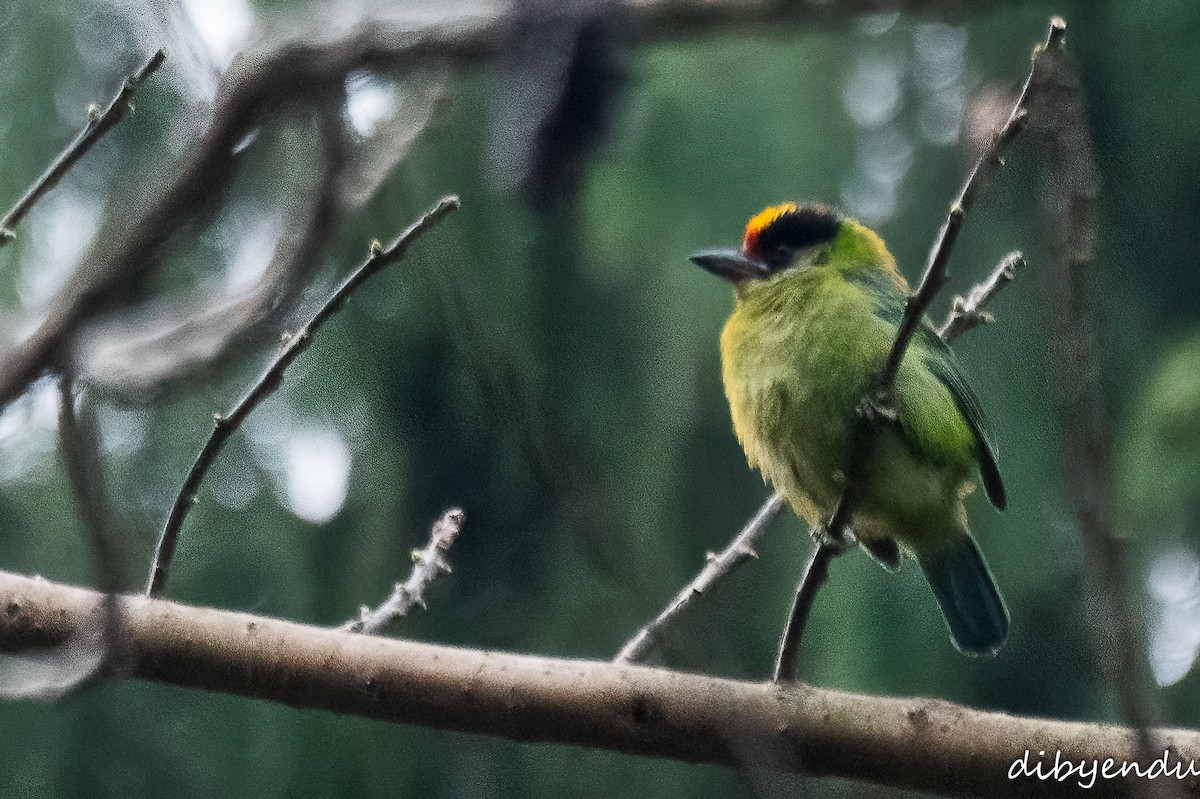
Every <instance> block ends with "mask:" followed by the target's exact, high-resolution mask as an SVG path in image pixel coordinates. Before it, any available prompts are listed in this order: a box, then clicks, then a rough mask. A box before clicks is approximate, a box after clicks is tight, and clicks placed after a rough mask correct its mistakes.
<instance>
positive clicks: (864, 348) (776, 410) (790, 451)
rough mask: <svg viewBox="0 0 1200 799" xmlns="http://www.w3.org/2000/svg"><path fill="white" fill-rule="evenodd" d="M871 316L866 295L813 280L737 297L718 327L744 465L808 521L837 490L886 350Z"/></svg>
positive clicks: (726, 390) (723, 373) (734, 424)
mask: <svg viewBox="0 0 1200 799" xmlns="http://www.w3.org/2000/svg"><path fill="white" fill-rule="evenodd" d="M839 282H840V281H839ZM764 292H769V293H764ZM877 321H878V320H877V319H876V318H875V316H874V314H873V313H872V312H871V307H870V305H869V303H868V302H867V301H866V298H864V297H859V296H856V295H855V293H854V292H852V291H850V290H848V287H845V286H844V284H843V285H841V286H839V285H837V284H835V283H833V282H832V281H825V284H821V283H817V282H815V281H814V282H812V283H810V284H809V285H792V286H765V287H763V288H760V289H758V290H757V291H756V292H755V293H752V294H750V295H749V296H747V297H744V298H743V299H742V300H741V301H739V303H738V306H737V308H736V309H735V311H734V313H733V315H732V316H731V317H730V318H729V321H728V322H727V323H726V325H725V329H724V331H723V332H722V335H721V362H722V377H723V380H724V384H725V394H726V397H727V398H728V400H729V408H730V412H731V415H732V417H733V426H734V430H735V431H736V433H737V436H738V440H739V441H740V442H741V444H742V447H743V448H744V450H745V452H746V456H747V459H748V460H749V461H750V463H751V465H753V466H757V467H758V468H759V469H761V471H762V473H763V476H764V477H765V478H766V479H768V480H769V481H770V482H771V483H772V484H773V485H774V486H775V488H776V489H777V490H779V491H780V492H781V493H783V494H784V495H785V496H786V497H787V498H788V500H789V501H790V502H791V504H792V506H793V507H794V508H796V509H797V511H798V512H799V513H801V515H802V516H805V517H806V518H809V520H810V521H815V518H816V516H818V515H819V513H818V511H819V510H820V509H822V508H825V507H826V506H828V505H829V504H831V503H832V502H834V501H836V497H837V495H838V494H839V493H840V491H841V472H842V466H843V465H842V459H843V458H844V457H845V453H846V452H847V450H848V447H849V443H850V442H849V438H850V433H851V424H852V422H853V419H854V418H855V417H854V413H855V408H856V407H857V404H858V402H859V400H860V398H861V397H862V395H863V391H864V390H865V388H866V386H867V376H868V374H870V373H872V370H873V369H875V368H877V365H876V361H877V360H879V359H880V358H881V357H882V356H881V354H880V353H881V352H882V354H883V355H886V343H883V344H879V345H877V342H875V341H874V340H873V339H874V338H875V336H873V334H872V331H873V328H874V327H876V326H877ZM881 340H882V339H881Z"/></svg>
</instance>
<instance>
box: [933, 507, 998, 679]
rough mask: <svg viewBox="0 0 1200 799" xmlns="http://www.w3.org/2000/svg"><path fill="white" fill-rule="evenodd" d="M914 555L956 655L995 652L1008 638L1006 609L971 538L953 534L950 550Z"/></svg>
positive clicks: (994, 582) (947, 548) (966, 535)
mask: <svg viewBox="0 0 1200 799" xmlns="http://www.w3.org/2000/svg"><path fill="white" fill-rule="evenodd" d="M916 555H917V560H918V562H919V563H920V564H921V568H922V569H923V570H924V571H925V578H926V579H927V580H929V585H930V587H932V588H933V593H934V596H936V597H937V601H938V604H939V605H940V606H941V608H942V616H943V617H944V618H945V619H946V626H947V627H949V628H950V638H951V640H952V641H954V645H955V646H956V647H957V648H958V649H959V651H961V652H963V653H965V654H968V655H986V656H991V655H994V654H996V653H997V652H999V651H1000V647H1002V646H1004V639H1005V638H1006V637H1007V636H1008V608H1006V607H1005V606H1004V599H1003V598H1002V597H1001V596H1000V591H999V589H997V588H996V581H995V580H994V579H993V578H992V572H991V569H989V568H988V565H987V562H986V561H984V559H983V553H981V552H980V551H979V547H978V546H976V544H975V539H973V538H971V534H970V533H968V532H966V531H965V530H962V531H956V534H955V535H954V536H953V543H951V544H950V546H948V547H946V546H941V547H939V548H937V549H936V550H933V551H931V552H928V553H925V552H920V551H918V552H917V553H916Z"/></svg>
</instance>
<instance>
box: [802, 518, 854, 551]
mask: <svg viewBox="0 0 1200 799" xmlns="http://www.w3.org/2000/svg"><path fill="white" fill-rule="evenodd" d="M812 537H813V540H814V541H816V543H817V546H818V547H823V548H825V549H832V550H834V552H835V553H836V554H838V555H840V554H842V553H843V552H845V551H846V550H848V549H850V548H851V547H853V546H854V544H855V543H856V541H855V538H854V533H852V532H851V531H850V530H849V529H847V528H842V531H841V533H840V534H838V535H834V534H833V533H832V532H830V527H829V522H827V521H826V522H821V523H820V524H818V525H817V526H815V527H813V529H812Z"/></svg>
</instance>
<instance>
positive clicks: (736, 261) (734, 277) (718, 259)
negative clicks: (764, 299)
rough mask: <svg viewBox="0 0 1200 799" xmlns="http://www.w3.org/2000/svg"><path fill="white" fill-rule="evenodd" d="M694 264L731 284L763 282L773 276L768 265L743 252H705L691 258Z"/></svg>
mask: <svg viewBox="0 0 1200 799" xmlns="http://www.w3.org/2000/svg"><path fill="white" fill-rule="evenodd" d="M691 258H692V263H695V264H697V265H699V266H702V267H704V268H705V269H707V270H708V271H709V272H712V273H713V274H714V275H716V276H717V277H723V278H725V279H726V280H728V281H729V282H730V283H739V282H741V281H743V280H762V279H763V278H766V277H770V276H771V270H770V269H768V268H767V265H766V264H765V263H763V262H762V261H759V260H758V259H756V258H750V257H748V256H747V255H745V254H743V253H742V251H741V250H704V251H702V252H698V253H695V254H694V255H692V256H691Z"/></svg>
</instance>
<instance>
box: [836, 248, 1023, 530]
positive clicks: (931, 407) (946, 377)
mask: <svg viewBox="0 0 1200 799" xmlns="http://www.w3.org/2000/svg"><path fill="white" fill-rule="evenodd" d="M847 277H848V279H849V280H851V281H852V282H854V283H857V284H858V285H859V286H861V287H862V288H863V289H864V290H865V291H866V292H867V294H868V295H869V296H871V297H872V299H873V301H874V303H875V313H876V315H877V316H878V317H879V318H880V319H882V320H883V321H884V322H885V323H886V324H887V330H888V333H887V335H888V336H889V348H890V344H891V342H894V341H895V335H896V330H897V329H898V328H899V326H900V321H901V319H902V318H903V316H904V306H905V304H906V298H905V295H904V293H902V291H901V286H902V284H900V283H898V282H897V279H896V277H894V276H893V275H892V274H890V273H888V272H886V271H885V270H883V269H860V270H855V272H854V273H852V274H851V275H848V276H847ZM918 352H919V357H920V359H921V362H923V363H924V366H925V368H926V369H927V370H928V372H929V374H930V375H932V377H933V378H934V379H935V380H936V381H937V384H939V385H940V386H942V387H944V388H945V390H946V391H947V392H949V394H950V399H952V400H953V402H954V405H955V406H956V407H957V408H958V412H959V413H960V414H961V415H962V418H963V420H964V421H965V422H966V423H967V427H968V428H969V429H970V432H971V435H972V436H973V437H974V439H975V450H976V456H975V458H976V461H977V462H978V463H979V474H980V476H981V477H982V478H983V488H984V490H985V491H986V492H987V495H988V499H989V500H991V503H992V504H993V505H995V506H996V507H997V508H999V509H1000V510H1003V509H1004V507H1005V505H1007V504H1008V499H1007V496H1006V493H1005V490H1004V482H1003V480H1001V479H1000V469H999V468H998V467H997V466H996V455H995V453H996V446H995V444H994V443H993V439H992V428H991V425H989V424H988V421H987V418H986V417H985V416H984V415H983V406H981V405H980V404H979V398H978V397H977V396H975V392H974V391H973V390H971V387H970V386H969V385H968V384H967V381H966V379H965V378H964V377H963V374H962V370H961V369H960V368H959V366H958V359H956V358H955V357H954V352H953V351H952V350H951V349H950V346H949V345H948V344H946V342H945V341H943V340H942V337H941V336H939V335H938V334H937V331H936V330H935V329H934V327H933V325H932V323H930V321H929V320H928V319H922V320H921V323H920V325H919V326H918V327H917V331H916V333H915V334H914V335H913V339H912V341H911V342H910V345H909V351H908V352H907V353H906V354H905V358H904V362H905V364H909V363H912V361H911V360H910V359H911V358H912V357H913V356H915V355H918ZM921 384H925V385H926V386H928V385H929V384H928V383H925V381H922V380H916V381H914V385H913V388H914V390H916V391H917V392H918V394H919V398H918V397H914V400H915V401H914V402H913V403H912V404H911V406H910V411H912V413H910V414H909V416H908V418H907V420H906V419H905V418H902V419H901V422H900V426H901V428H904V429H905V433H906V438H908V439H909V444H910V445H911V446H913V447H915V448H916V449H918V450H924V451H927V452H928V453H929V454H930V455H932V456H934V457H936V456H937V454H938V453H937V452H936V450H938V446H937V444H936V443H935V442H938V441H942V440H945V439H944V433H945V428H944V427H942V425H941V420H943V419H944V416H943V415H942V414H941V413H940V412H939V410H938V409H939V407H944V406H943V405H942V402H944V400H943V401H942V402H939V400H938V399H937V396H936V395H937V394H938V393H940V392H929V391H928V389H924V390H923V389H922V388H921ZM942 396H943V397H944V396H945V395H942ZM914 414H915V415H914ZM906 421H907V424H906ZM935 429H936V430H937V432H935Z"/></svg>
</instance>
